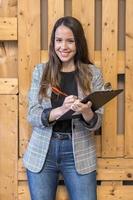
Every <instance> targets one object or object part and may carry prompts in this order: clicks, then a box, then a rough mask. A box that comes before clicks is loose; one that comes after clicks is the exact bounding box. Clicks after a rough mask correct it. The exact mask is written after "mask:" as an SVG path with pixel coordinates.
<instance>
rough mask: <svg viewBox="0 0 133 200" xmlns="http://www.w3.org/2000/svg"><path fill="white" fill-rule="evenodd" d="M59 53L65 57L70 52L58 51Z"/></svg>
mask: <svg viewBox="0 0 133 200" xmlns="http://www.w3.org/2000/svg"><path fill="white" fill-rule="evenodd" d="M60 54H61V56H63V57H67V56H68V55H69V54H70V52H60Z"/></svg>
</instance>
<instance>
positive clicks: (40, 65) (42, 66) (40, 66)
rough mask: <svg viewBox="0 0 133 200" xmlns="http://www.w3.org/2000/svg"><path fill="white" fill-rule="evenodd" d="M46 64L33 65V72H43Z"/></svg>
mask: <svg viewBox="0 0 133 200" xmlns="http://www.w3.org/2000/svg"><path fill="white" fill-rule="evenodd" d="M46 64H47V63H38V64H36V65H35V70H37V71H43V70H44V69H45V67H46Z"/></svg>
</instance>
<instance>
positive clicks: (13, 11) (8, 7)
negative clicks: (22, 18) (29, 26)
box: [0, 0, 17, 17]
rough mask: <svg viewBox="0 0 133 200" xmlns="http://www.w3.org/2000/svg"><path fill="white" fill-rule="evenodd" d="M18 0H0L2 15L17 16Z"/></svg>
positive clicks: (0, 12)
mask: <svg viewBox="0 0 133 200" xmlns="http://www.w3.org/2000/svg"><path fill="white" fill-rule="evenodd" d="M16 16H17V0H0V17H16Z"/></svg>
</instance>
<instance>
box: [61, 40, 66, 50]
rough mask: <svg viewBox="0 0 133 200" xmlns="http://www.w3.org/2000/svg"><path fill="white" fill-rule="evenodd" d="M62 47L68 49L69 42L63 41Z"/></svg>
mask: <svg viewBox="0 0 133 200" xmlns="http://www.w3.org/2000/svg"><path fill="white" fill-rule="evenodd" d="M61 48H62V49H67V43H66V42H65V41H64V42H62V44H61Z"/></svg>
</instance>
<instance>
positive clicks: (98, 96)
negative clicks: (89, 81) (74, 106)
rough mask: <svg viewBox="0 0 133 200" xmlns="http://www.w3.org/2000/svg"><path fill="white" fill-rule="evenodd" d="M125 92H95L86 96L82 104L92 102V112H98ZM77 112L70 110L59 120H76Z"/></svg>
mask: <svg viewBox="0 0 133 200" xmlns="http://www.w3.org/2000/svg"><path fill="white" fill-rule="evenodd" d="M122 91H123V89H118V90H105V91H95V92H93V93H91V94H89V95H88V96H86V97H85V98H84V99H82V100H81V102H82V103H87V102H88V101H91V102H92V107H91V108H92V110H93V111H96V110H98V109H99V108H100V107H102V106H103V105H104V104H106V103H107V102H109V101H110V100H112V99H113V98H114V97H116V96H117V95H118V94H120V93H121V92H122ZM74 112H75V111H73V110H71V109H70V110H69V111H67V112H66V113H64V114H63V115H62V116H61V117H60V118H58V119H57V120H65V119H68V118H70V117H71V118H75V117H76V115H72V114H73V113H74Z"/></svg>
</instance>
